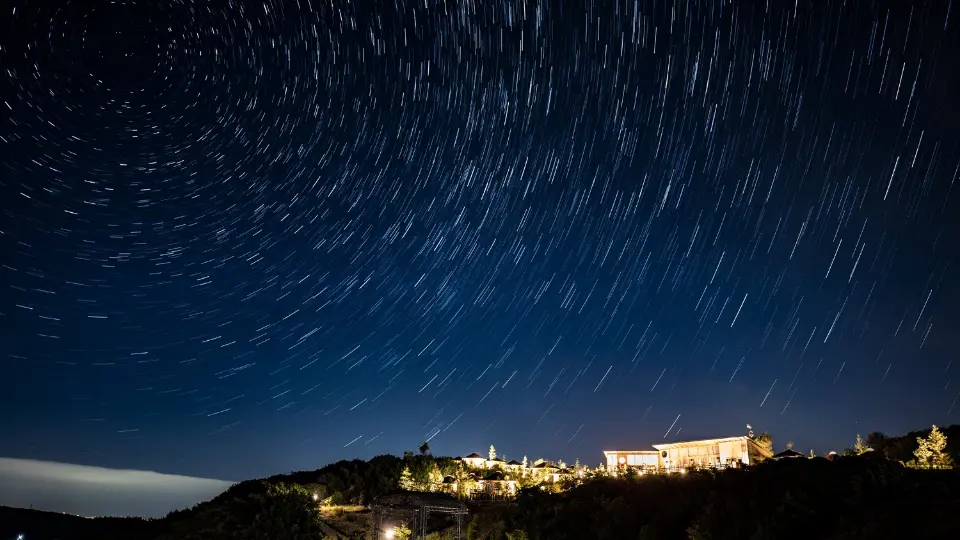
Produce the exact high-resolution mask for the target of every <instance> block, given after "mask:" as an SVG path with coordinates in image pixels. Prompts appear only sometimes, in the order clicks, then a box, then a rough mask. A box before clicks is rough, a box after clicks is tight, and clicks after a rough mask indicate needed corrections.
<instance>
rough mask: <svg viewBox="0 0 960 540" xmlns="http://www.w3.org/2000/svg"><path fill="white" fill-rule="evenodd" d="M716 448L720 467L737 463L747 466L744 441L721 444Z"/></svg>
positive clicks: (745, 443) (747, 456) (747, 458)
mask: <svg viewBox="0 0 960 540" xmlns="http://www.w3.org/2000/svg"><path fill="white" fill-rule="evenodd" d="M718 447H719V455H720V464H721V465H725V466H727V465H732V464H734V463H737V462H738V461H741V462H743V463H744V464H749V460H750V457H749V455H748V453H747V441H746V440H740V441H726V442H721V443H719V445H718Z"/></svg>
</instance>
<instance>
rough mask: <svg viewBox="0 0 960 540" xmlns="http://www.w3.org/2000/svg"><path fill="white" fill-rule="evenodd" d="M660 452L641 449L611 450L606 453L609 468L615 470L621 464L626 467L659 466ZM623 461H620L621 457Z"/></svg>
mask: <svg viewBox="0 0 960 540" xmlns="http://www.w3.org/2000/svg"><path fill="white" fill-rule="evenodd" d="M659 454H660V453H659V452H656V451H650V450H641V451H636V452H609V453H605V455H606V458H607V469H608V470H614V469H616V468H618V467H620V466H624V467H659V466H660V459H659V457H658V456H659ZM621 458H622V459H623V463H620V459H621Z"/></svg>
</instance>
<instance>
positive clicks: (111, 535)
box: [0, 506, 161, 540]
mask: <svg viewBox="0 0 960 540" xmlns="http://www.w3.org/2000/svg"><path fill="white" fill-rule="evenodd" d="M160 530H161V529H160V527H159V523H158V522H156V521H148V520H144V519H139V518H93V519H90V518H84V517H80V516H72V515H69V514H60V513H56V512H44V511H42V510H27V509H24V508H9V507H6V506H0V538H3V539H4V540H6V539H7V538H11V539H12V538H17V537H18V536H19V535H21V534H22V535H23V536H24V540H57V539H69V540H129V539H133V538H148V539H149V538H153V537H155V536H157V534H158V533H159V532H160Z"/></svg>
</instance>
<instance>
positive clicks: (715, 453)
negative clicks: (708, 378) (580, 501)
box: [441, 434, 804, 498]
mask: <svg viewBox="0 0 960 540" xmlns="http://www.w3.org/2000/svg"><path fill="white" fill-rule="evenodd" d="M652 446H653V450H606V451H604V452H603V454H604V456H605V457H606V465H605V467H604V466H601V467H600V469H601V471H600V472H604V473H606V474H610V475H618V474H624V473H626V472H628V471H634V472H637V473H639V474H662V473H684V472H686V471H688V470H691V469H707V468H712V469H724V468H736V467H744V466H749V465H753V464H756V463H759V462H761V461H764V460H767V459H784V458H795V457H804V456H803V454H800V453H799V452H794V451H793V450H786V451H784V452H781V453H779V454H774V453H773V450H772V444H771V442H770V441H767V442H763V441H758V440H757V438H755V437H753V436H752V434H750V435H743V436H735V437H723V438H716V439H701V440H693V441H682V442H672V443H664V444H655V445H652ZM455 459H456V460H457V461H459V462H461V463H463V465H464V466H465V469H466V470H467V471H469V472H467V473H466V475H465V476H461V477H459V478H456V477H453V476H447V477H446V478H444V479H443V483H442V484H441V490H442V491H445V492H448V493H453V494H459V495H463V494H467V495H470V496H490V497H495V498H496V497H513V496H514V495H516V493H517V490H518V489H519V487H520V486H521V485H523V484H524V482H525V481H529V483H531V484H548V485H549V484H556V483H558V482H560V481H561V480H563V479H567V478H575V477H583V476H585V475H589V474H595V473H596V472H597V471H596V470H594V471H591V470H590V469H589V468H587V467H581V466H579V464H578V465H577V466H575V467H567V466H566V465H564V464H563V462H560V463H559V464H554V463H551V462H549V461H543V460H538V461H536V462H534V464H532V465H527V464H526V459H524V462H523V463H521V462H519V461H516V460H511V461H505V460H503V459H499V458H497V457H496V455H495V454H491V455H490V456H488V457H484V456H482V455H480V454H477V453H473V454H470V455H468V456H463V457H458V458H455ZM604 469H605V470H604ZM468 484H469V485H468Z"/></svg>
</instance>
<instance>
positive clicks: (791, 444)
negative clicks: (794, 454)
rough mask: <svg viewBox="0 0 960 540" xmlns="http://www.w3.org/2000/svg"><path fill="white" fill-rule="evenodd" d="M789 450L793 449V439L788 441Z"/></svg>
mask: <svg viewBox="0 0 960 540" xmlns="http://www.w3.org/2000/svg"><path fill="white" fill-rule="evenodd" d="M787 450H793V441H787Z"/></svg>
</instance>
